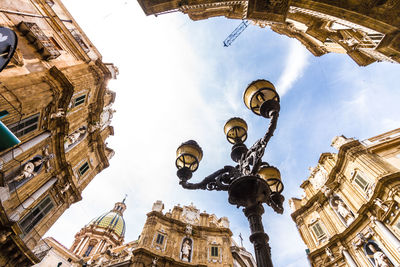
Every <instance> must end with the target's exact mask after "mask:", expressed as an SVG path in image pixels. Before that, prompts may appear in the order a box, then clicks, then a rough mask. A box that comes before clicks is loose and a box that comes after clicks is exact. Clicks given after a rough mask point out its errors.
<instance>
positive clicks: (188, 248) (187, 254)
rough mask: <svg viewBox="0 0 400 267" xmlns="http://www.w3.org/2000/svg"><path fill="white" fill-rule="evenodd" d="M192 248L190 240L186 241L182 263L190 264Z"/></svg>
mask: <svg viewBox="0 0 400 267" xmlns="http://www.w3.org/2000/svg"><path fill="white" fill-rule="evenodd" d="M191 249H192V247H191V246H190V241H189V240H188V239H186V240H185V242H183V244H182V250H181V251H182V261H186V262H189V257H190V251H191Z"/></svg>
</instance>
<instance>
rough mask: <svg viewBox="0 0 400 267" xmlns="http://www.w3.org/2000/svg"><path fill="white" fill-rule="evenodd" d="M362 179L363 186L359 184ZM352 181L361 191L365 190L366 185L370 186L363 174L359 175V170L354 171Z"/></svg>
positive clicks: (366, 188)
mask: <svg viewBox="0 0 400 267" xmlns="http://www.w3.org/2000/svg"><path fill="white" fill-rule="evenodd" d="M362 181H364V182H365V186H362V185H361V184H362ZM353 183H354V184H356V185H357V186H358V187H359V188H360V189H361V190H362V191H363V192H367V190H368V187H369V186H370V183H369V182H368V180H367V179H365V178H364V176H363V175H361V174H360V172H359V171H355V173H354V177H353Z"/></svg>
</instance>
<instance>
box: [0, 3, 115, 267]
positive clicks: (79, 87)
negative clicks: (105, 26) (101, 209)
mask: <svg viewBox="0 0 400 267" xmlns="http://www.w3.org/2000/svg"><path fill="white" fill-rule="evenodd" d="M0 9H1V11H0V26H2V27H7V28H10V29H12V30H13V31H14V32H15V33H16V34H17V36H18V48H17V52H16V53H15V54H14V57H13V59H12V60H11V62H10V64H9V65H8V66H7V68H6V69H4V70H3V71H2V72H1V73H0V111H3V110H5V111H7V113H8V115H7V116H5V117H3V118H2V119H1V121H2V122H3V123H4V124H5V125H6V126H7V127H8V128H9V129H10V130H11V131H12V132H13V133H14V134H15V135H16V136H17V137H18V138H19V139H20V141H21V143H20V144H18V145H16V146H14V147H12V148H10V149H7V150H4V151H0V198H1V205H0V229H1V232H0V235H1V239H0V265H1V266H30V265H32V263H35V262H38V261H39V259H38V256H40V255H41V254H42V251H41V250H40V249H34V248H35V247H36V245H37V244H38V241H39V240H40V239H41V237H42V236H43V235H44V233H46V232H47V230H48V229H49V228H50V227H51V226H52V225H53V224H54V222H55V221H56V220H57V219H58V218H59V217H60V216H61V215H62V214H63V212H64V211H65V210H66V209H68V207H69V206H70V205H71V204H73V203H75V202H77V201H79V200H81V198H82V196H81V194H82V191H83V190H84V189H85V187H86V186H87V185H88V184H89V183H90V182H91V181H92V179H93V178H94V177H95V176H96V175H97V174H98V173H99V172H101V171H102V170H103V169H104V168H107V167H108V166H109V159H110V158H111V157H112V156H113V154H114V151H113V150H112V149H110V148H108V147H107V146H106V143H105V140H106V138H107V137H108V136H109V135H113V132H114V130H113V128H112V127H111V126H110V120H111V118H112V111H111V112H110V110H111V105H112V103H113V102H114V99H115V93H114V92H112V91H111V90H109V89H108V88H107V82H108V80H110V79H112V78H115V77H116V75H117V73H118V70H117V68H116V67H114V66H113V65H112V64H106V63H104V62H102V60H101V55H100V53H99V52H98V51H97V50H96V48H95V47H94V45H93V44H92V43H91V42H90V40H89V39H88V38H87V37H86V35H85V33H84V32H83V31H82V30H81V28H80V27H79V25H78V24H77V23H76V22H75V21H74V19H73V18H72V17H71V15H70V13H69V12H68V11H67V10H66V9H65V7H64V5H63V4H62V3H61V2H60V1H58V0H54V1H53V0H52V1H42V0H33V1H29V0H15V1H14V0H13V1H1V3H0ZM105 112H107V113H108V114H109V116H103V115H102V114H104V113H105ZM105 117H107V120H104V118H105ZM6 248H7V249H6ZM32 250H34V251H35V252H38V251H39V252H38V253H37V254H36V255H35V254H34V253H32Z"/></svg>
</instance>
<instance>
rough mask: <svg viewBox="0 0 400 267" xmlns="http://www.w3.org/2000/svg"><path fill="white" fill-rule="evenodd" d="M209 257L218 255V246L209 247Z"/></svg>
mask: <svg viewBox="0 0 400 267" xmlns="http://www.w3.org/2000/svg"><path fill="white" fill-rule="evenodd" d="M211 257H218V247H211Z"/></svg>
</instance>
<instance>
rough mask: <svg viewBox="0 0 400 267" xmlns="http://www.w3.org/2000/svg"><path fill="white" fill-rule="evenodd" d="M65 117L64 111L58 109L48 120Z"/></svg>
mask: <svg viewBox="0 0 400 267" xmlns="http://www.w3.org/2000/svg"><path fill="white" fill-rule="evenodd" d="M61 117H65V112H64V109H62V108H59V109H58V110H57V112H55V113H51V114H50V119H55V118H61Z"/></svg>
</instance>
